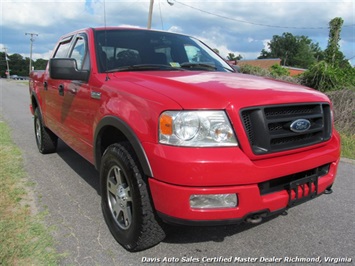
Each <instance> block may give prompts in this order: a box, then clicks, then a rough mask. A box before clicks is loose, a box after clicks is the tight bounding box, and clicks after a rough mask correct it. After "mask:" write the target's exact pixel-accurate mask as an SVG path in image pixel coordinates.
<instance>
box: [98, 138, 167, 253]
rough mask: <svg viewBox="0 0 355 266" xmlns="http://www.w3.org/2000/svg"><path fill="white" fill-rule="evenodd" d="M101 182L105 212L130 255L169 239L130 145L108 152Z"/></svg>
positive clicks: (113, 233) (114, 148) (111, 226)
mask: <svg viewBox="0 0 355 266" xmlns="http://www.w3.org/2000/svg"><path fill="white" fill-rule="evenodd" d="M100 178H101V207H102V212H103V215H104V218H105V221H106V223H107V225H108V227H109V229H110V231H111V234H112V235H113V236H114V238H115V239H116V240H117V242H118V243H120V244H121V245H122V246H123V247H124V248H125V249H127V250H128V251H140V250H144V249H147V248H150V247H152V246H154V245H156V244H158V243H159V242H160V241H162V240H163V239H164V238H165V232H164V230H163V228H162V227H161V225H160V221H159V218H157V217H156V214H155V211H154V210H153V208H152V203H151V198H150V194H149V191H148V184H147V179H146V178H145V176H144V174H143V172H142V170H141V168H140V167H139V163H138V161H137V159H136V158H135V154H134V152H133V151H132V149H131V148H130V146H129V145H128V144H113V145H111V146H109V147H108V148H107V149H106V151H105V153H104V155H103V157H102V164H101V169H100Z"/></svg>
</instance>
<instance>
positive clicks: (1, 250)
mask: <svg viewBox="0 0 355 266" xmlns="http://www.w3.org/2000/svg"><path fill="white" fill-rule="evenodd" d="M1 120H2V119H1V117H0V265H1V266H7V265H11V266H12V265H24V266H25V265H26V266H27V265H57V262H58V259H59V257H60V256H59V255H58V254H57V253H56V251H55V249H54V248H53V246H54V245H53V239H52V236H51V234H50V231H49V229H48V228H47V227H46V226H45V225H44V223H43V217H44V215H45V214H44V213H36V211H35V210H34V208H33V207H32V208H31V202H32V201H33V199H31V198H30V197H29V194H28V192H27V191H26V188H27V187H31V186H33V184H31V183H30V182H29V181H28V180H27V179H26V174H25V171H24V169H23V162H22V156H21V152H20V150H19V149H18V148H17V147H16V145H15V144H14V143H13V142H12V140H11V138H10V130H9V128H8V127H7V125H6V124H5V122H3V121H1Z"/></svg>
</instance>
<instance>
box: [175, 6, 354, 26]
mask: <svg viewBox="0 0 355 266" xmlns="http://www.w3.org/2000/svg"><path fill="white" fill-rule="evenodd" d="M168 3H169V2H168ZM174 3H177V4H180V5H182V6H186V7H189V8H191V9H195V10H198V11H200V12H202V13H206V14H209V15H212V16H215V17H219V18H223V19H228V20H231V21H235V22H240V23H245V24H251V25H255V26H261V27H268V28H280V29H303V30H322V29H328V27H294V26H279V25H270V24H263V23H257V22H251V21H246V20H242V19H236V18H231V17H227V16H224V15H220V14H215V13H212V12H209V11H206V10H203V9H200V8H197V7H194V6H190V5H187V4H185V3H182V2H179V1H176V0H175V1H174ZM169 4H170V3H169ZM354 26H355V24H350V25H343V27H354Z"/></svg>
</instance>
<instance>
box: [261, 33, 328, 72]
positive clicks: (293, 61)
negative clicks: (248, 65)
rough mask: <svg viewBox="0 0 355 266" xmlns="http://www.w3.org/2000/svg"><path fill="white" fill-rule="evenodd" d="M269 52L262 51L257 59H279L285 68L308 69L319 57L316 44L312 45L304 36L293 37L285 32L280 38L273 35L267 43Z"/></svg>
mask: <svg viewBox="0 0 355 266" xmlns="http://www.w3.org/2000/svg"><path fill="white" fill-rule="evenodd" d="M268 46H269V50H270V51H267V50H265V49H263V50H262V51H261V53H260V56H259V57H258V59H262V58H280V59H281V64H282V65H285V66H293V67H301V68H308V67H309V66H311V65H312V64H313V63H315V62H316V61H317V59H318V58H319V57H320V55H321V53H322V52H321V49H320V48H319V45H318V43H313V42H312V40H310V39H309V38H308V37H306V36H303V35H302V36H294V35H293V34H292V33H289V32H285V33H283V34H282V36H279V35H274V36H273V37H272V40H271V41H270V42H269V43H268Z"/></svg>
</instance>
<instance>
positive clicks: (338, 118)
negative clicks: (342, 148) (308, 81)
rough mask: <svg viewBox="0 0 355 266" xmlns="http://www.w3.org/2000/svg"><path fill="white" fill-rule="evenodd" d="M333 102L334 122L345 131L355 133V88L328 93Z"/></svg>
mask: <svg viewBox="0 0 355 266" xmlns="http://www.w3.org/2000/svg"><path fill="white" fill-rule="evenodd" d="M326 94H327V95H328V97H329V98H330V99H331V101H332V102H333V108H334V124H335V127H336V128H337V129H338V130H339V131H340V132H343V133H346V134H350V135H354V134H355V124H354V121H355V90H349V89H344V90H338V91H330V92H327V93H326Z"/></svg>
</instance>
